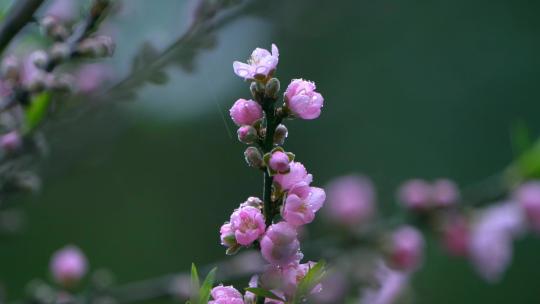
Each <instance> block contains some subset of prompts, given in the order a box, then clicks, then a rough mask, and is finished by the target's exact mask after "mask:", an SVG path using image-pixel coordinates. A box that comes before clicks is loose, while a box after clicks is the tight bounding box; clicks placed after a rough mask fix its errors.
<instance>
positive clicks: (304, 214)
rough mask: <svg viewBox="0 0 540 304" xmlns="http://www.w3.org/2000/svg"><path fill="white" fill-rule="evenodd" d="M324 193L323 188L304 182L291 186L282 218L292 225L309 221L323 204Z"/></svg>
mask: <svg viewBox="0 0 540 304" xmlns="http://www.w3.org/2000/svg"><path fill="white" fill-rule="evenodd" d="M325 199H326V194H325V192H324V190H323V189H321V188H317V187H310V186H308V185H307V184H306V183H299V184H296V185H295V186H293V187H292V188H291V189H290V190H289V192H288V194H287V199H286V200H285V206H284V208H283V218H284V219H285V220H286V221H287V222H288V223H289V224H291V225H293V226H302V225H305V224H308V223H311V222H312V221H313V219H314V218H315V212H317V211H318V210H319V209H320V208H321V207H322V205H323V203H324V200H325Z"/></svg>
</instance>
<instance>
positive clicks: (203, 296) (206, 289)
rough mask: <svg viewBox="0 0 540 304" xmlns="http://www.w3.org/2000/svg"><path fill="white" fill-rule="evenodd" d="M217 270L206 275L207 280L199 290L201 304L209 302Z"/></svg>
mask: <svg viewBox="0 0 540 304" xmlns="http://www.w3.org/2000/svg"><path fill="white" fill-rule="evenodd" d="M216 270H217V268H214V269H212V270H210V272H209V273H208V274H207V275H206V278H205V279H204V282H203V284H202V286H201V289H200V290H199V303H200V304H206V303H208V300H209V299H210V291H211V290H212V287H213V286H214V280H215V278H216Z"/></svg>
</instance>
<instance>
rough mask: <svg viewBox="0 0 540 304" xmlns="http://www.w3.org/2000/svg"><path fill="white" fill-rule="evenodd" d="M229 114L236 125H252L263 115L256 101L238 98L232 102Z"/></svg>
mask: <svg viewBox="0 0 540 304" xmlns="http://www.w3.org/2000/svg"><path fill="white" fill-rule="evenodd" d="M229 114H230V115H231V118H232V120H233V121H234V123H235V124H237V125H238V126H242V125H252V124H254V123H255V122H256V121H257V120H259V119H261V118H262V117H263V110H262V107H261V105H260V104H258V103H257V102H256V101H254V100H251V99H248V100H246V99H243V98H240V99H238V100H237V101H236V102H235V103H234V104H233V106H232V107H231V109H230V110H229Z"/></svg>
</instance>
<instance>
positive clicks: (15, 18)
mask: <svg viewBox="0 0 540 304" xmlns="http://www.w3.org/2000/svg"><path fill="white" fill-rule="evenodd" d="M42 3H43V0H17V1H15V3H14V4H13V7H12V8H11V9H10V10H9V12H8V13H7V16H6V17H5V19H4V21H3V22H2V24H1V25H0V54H1V53H2V52H3V51H4V49H5V48H6V47H7V46H8V44H9V42H10V41H11V40H12V39H13V37H15V36H16V35H17V33H18V32H19V31H20V30H21V29H22V28H23V27H24V26H25V25H26V24H27V23H28V22H29V21H31V20H32V18H33V16H34V13H35V12H36V11H37V9H38V8H39V7H40V6H41V4H42Z"/></svg>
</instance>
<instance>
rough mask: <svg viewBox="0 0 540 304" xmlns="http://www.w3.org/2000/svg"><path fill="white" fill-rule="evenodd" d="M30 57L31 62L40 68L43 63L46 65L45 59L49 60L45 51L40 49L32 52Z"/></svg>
mask: <svg viewBox="0 0 540 304" xmlns="http://www.w3.org/2000/svg"><path fill="white" fill-rule="evenodd" d="M30 58H31V60H32V63H33V64H34V65H35V66H36V67H38V68H40V69H43V68H44V67H45V65H47V61H48V60H49V56H48V55H47V53H45V52H44V51H42V50H38V51H35V52H33V53H32V54H31V55H30Z"/></svg>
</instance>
